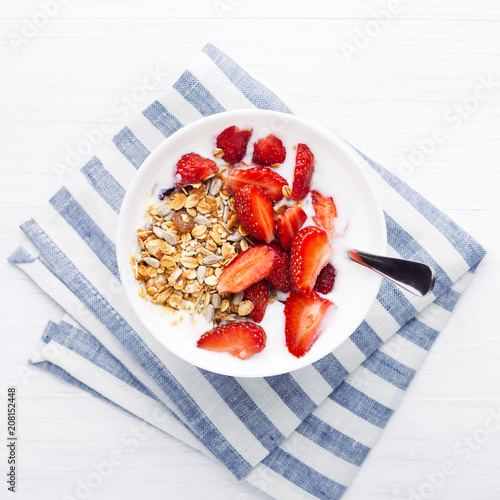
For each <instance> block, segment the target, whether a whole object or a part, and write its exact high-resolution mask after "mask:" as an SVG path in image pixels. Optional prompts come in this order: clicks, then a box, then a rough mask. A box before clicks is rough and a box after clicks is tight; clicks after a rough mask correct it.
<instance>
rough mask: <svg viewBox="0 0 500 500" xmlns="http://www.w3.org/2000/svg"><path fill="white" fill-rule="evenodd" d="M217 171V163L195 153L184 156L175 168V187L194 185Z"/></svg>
mask: <svg viewBox="0 0 500 500" xmlns="http://www.w3.org/2000/svg"><path fill="white" fill-rule="evenodd" d="M218 171H219V167H218V166H217V163H215V162H214V161H213V160H210V159H209V158H203V156H200V155H199V154H197V153H188V154H186V155H184V156H183V157H182V158H181V159H180V160H179V161H178V162H177V165H176V166H175V172H174V176H175V187H182V186H187V185H188V184H196V183H197V182H200V181H202V180H203V179H206V178H207V177H208V176H210V175H212V174H215V173H216V172H218Z"/></svg>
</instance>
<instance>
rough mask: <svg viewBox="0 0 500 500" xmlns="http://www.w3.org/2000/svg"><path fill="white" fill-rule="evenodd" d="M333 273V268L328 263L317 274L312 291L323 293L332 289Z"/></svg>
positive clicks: (333, 283) (333, 282) (334, 273)
mask: <svg viewBox="0 0 500 500" xmlns="http://www.w3.org/2000/svg"><path fill="white" fill-rule="evenodd" d="M335 275H336V272H335V268H334V267H333V266H332V265H331V264H330V263H328V264H327V265H326V266H325V267H324V268H323V269H321V272H320V273H319V274H318V278H317V279H316V284H315V285H314V291H315V292H318V293H323V294H325V295H326V294H327V293H330V292H331V291H332V290H333V285H335Z"/></svg>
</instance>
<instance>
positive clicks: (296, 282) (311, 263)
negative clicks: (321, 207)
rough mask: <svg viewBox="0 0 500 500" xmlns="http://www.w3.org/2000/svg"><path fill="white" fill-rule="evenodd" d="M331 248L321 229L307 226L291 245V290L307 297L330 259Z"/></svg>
mask: <svg viewBox="0 0 500 500" xmlns="http://www.w3.org/2000/svg"><path fill="white" fill-rule="evenodd" d="M332 254H333V248H332V245H331V243H330V240H329V239H328V236H327V234H326V233H325V231H323V229H320V228H319V227H314V226H307V227H304V228H303V229H301V230H300V231H299V232H298V233H297V236H295V239H294V240H293V243H292V250H291V260H290V281H291V282H292V289H293V290H296V291H297V292H300V293H304V294H306V295H309V294H310V293H311V291H312V289H313V287H314V284H315V283H316V278H317V277H318V274H319V273H320V271H321V269H323V267H325V265H326V264H327V262H328V261H329V260H330V259H331V257H332Z"/></svg>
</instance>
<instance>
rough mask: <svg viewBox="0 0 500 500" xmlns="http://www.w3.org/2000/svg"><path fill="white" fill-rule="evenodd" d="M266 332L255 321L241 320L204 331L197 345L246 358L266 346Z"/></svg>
mask: <svg viewBox="0 0 500 500" xmlns="http://www.w3.org/2000/svg"><path fill="white" fill-rule="evenodd" d="M266 338H267V337H266V332H265V331H264V328H262V327H261V326H259V325H256V324H255V323H250V322H241V323H230V324H226V325H222V326H217V327H215V328H212V329H211V330H208V332H205V333H204V334H203V335H202V336H201V337H200V338H199V340H198V342H197V344H196V345H197V346H198V347H200V348H201V349H208V350H209V351H217V352H228V353H229V354H231V356H235V357H237V358H240V359H248V358H251V357H252V356H253V355H255V354H257V353H258V352H260V351H262V349H264V347H266Z"/></svg>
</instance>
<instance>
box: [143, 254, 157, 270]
mask: <svg viewBox="0 0 500 500" xmlns="http://www.w3.org/2000/svg"><path fill="white" fill-rule="evenodd" d="M144 262H145V263H146V264H147V265H148V266H151V267H154V268H155V269H158V268H159V267H160V261H159V260H158V259H155V258H154V257H145V258H144Z"/></svg>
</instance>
